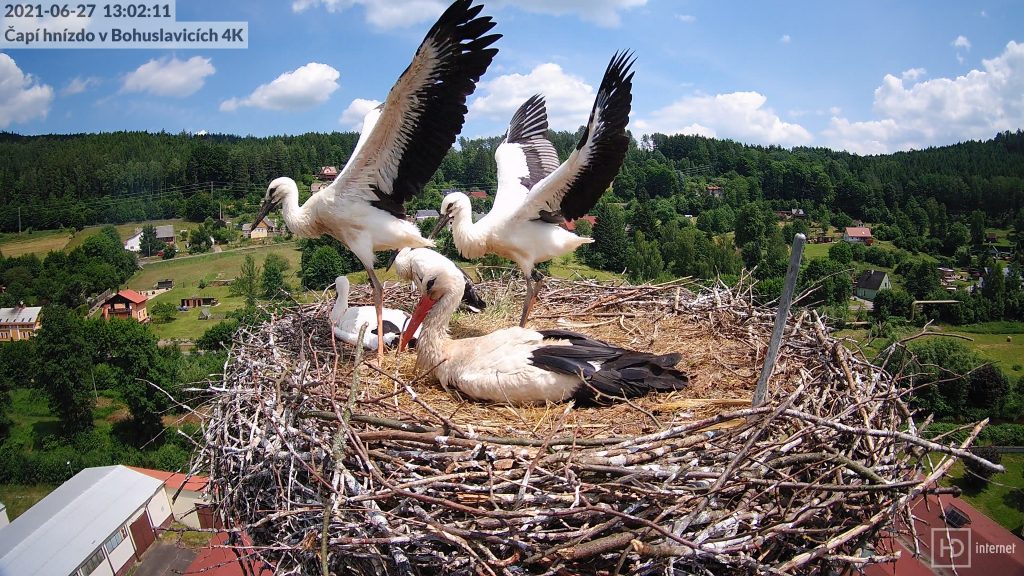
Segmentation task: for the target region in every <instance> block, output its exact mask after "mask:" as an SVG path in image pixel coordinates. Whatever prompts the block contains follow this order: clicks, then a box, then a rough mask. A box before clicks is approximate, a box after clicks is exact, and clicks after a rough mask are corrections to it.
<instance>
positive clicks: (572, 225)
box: [560, 214, 597, 232]
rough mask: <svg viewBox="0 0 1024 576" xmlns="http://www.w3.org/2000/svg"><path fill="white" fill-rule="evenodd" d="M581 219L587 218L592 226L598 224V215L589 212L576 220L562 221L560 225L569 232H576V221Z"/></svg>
mask: <svg viewBox="0 0 1024 576" xmlns="http://www.w3.org/2000/svg"><path fill="white" fill-rule="evenodd" d="M579 220H586V221H587V222H590V226H591V227H593V226H594V225H596V224H597V216H591V215H590V214H587V215H585V216H580V217H579V218H577V219H576V220H566V221H564V222H562V223H561V224H560V226H561V227H562V228H565V229H566V230H568V231H569V232H575V231H576V222H577V221H579Z"/></svg>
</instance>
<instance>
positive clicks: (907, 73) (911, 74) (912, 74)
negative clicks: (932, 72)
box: [900, 68, 926, 82]
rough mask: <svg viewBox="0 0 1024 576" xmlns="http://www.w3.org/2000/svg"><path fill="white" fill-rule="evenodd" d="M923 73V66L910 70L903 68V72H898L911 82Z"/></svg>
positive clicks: (924, 72) (901, 76)
mask: <svg viewBox="0 0 1024 576" xmlns="http://www.w3.org/2000/svg"><path fill="white" fill-rule="evenodd" d="M925 74H926V71H925V69H924V68H911V69H910V70H904V71H903V73H902V74H900V78H902V79H904V80H907V81H910V82H913V81H914V80H917V79H918V78H920V77H922V76H924V75H925Z"/></svg>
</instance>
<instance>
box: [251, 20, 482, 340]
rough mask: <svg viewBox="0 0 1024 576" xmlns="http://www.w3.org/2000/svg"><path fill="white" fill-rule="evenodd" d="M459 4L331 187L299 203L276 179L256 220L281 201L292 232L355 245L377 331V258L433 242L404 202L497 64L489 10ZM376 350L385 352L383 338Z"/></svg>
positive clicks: (293, 190) (374, 117)
mask: <svg viewBox="0 0 1024 576" xmlns="http://www.w3.org/2000/svg"><path fill="white" fill-rule="evenodd" d="M470 4H471V0H456V2H454V3H453V4H452V5H451V6H449V7H448V9H447V10H445V12H444V14H442V15H441V17H440V18H439V19H438V21H437V22H436V23H435V24H434V25H433V27H431V28H430V31H428V32H427V35H426V38H424V40H423V42H422V43H421V44H420V47H419V49H418V50H417V51H416V55H415V56H414V57H413V60H412V63H410V64H409V67H408V68H406V69H405V72H403V73H402V75H401V76H400V77H399V78H398V81H397V82H396V83H395V85H394V86H393V87H392V88H391V91H390V92H389V93H388V96H387V99H386V100H385V101H384V103H383V104H381V105H380V106H378V107H377V108H375V109H373V110H371V111H370V113H369V114H367V115H366V117H365V118H364V120H363V129H362V132H361V133H360V135H359V140H358V141H357V142H356V146H355V149H354V150H353V151H352V156H351V157H350V158H349V160H348V163H347V164H345V167H344V168H343V169H342V171H341V172H340V173H339V174H338V176H337V178H335V180H334V182H332V183H331V184H330V185H329V186H327V187H325V188H323V189H322V190H320V191H319V192H317V193H316V194H314V195H313V196H311V197H310V198H309V200H307V201H306V203H305V204H303V205H301V206H300V205H299V190H298V187H297V186H296V184H295V181H294V180H292V179H291V178H287V177H282V178H277V179H276V180H274V181H273V182H271V183H270V186H269V187H268V188H267V194H266V196H265V197H264V201H263V205H262V206H261V207H260V210H259V213H258V214H257V215H256V218H255V220H253V222H260V221H262V220H263V218H264V217H265V216H266V215H267V213H268V212H269V211H270V210H271V209H273V208H274V207H275V206H278V205H281V206H282V208H281V213H282V216H283V217H284V221H285V223H286V224H287V225H288V228H289V229H290V230H291V231H292V233H293V234H295V235H297V236H301V237H304V238H317V237H319V236H321V235H323V234H329V235H331V236H333V237H335V238H337V239H338V240H340V241H341V243H342V244H344V245H345V246H347V247H348V249H349V250H351V251H352V253H353V254H355V256H356V258H358V259H359V262H360V263H362V265H363V267H364V268H366V273H367V275H368V276H369V280H370V284H371V285H372V286H373V303H374V307H375V308H376V313H377V314H376V315H377V333H378V334H382V333H383V332H384V326H383V318H382V310H383V307H384V288H383V286H382V285H381V283H380V280H378V279H377V275H376V274H375V273H374V271H373V265H374V252H376V251H379V250H392V249H394V250H397V249H400V248H404V247H409V246H432V245H433V242H431V241H429V240H427V239H425V238H423V236H422V235H421V234H420V231H419V229H418V228H417V227H416V226H415V225H414V224H412V223H410V222H408V221H406V219H405V209H404V207H403V204H404V203H405V202H406V201H407V200H409V199H410V198H412V197H413V196H415V195H416V194H419V193H420V192H421V191H422V190H423V186H424V184H426V182H427V181H428V180H429V179H430V177H431V176H432V175H433V174H434V171H435V170H437V167H438V165H440V163H441V160H442V159H443V158H444V156H445V154H446V153H447V152H448V150H449V149H450V148H451V146H452V144H453V143H454V142H455V138H456V136H458V134H459V132H460V131H461V130H462V125H463V123H464V121H465V116H466V112H467V108H466V98H467V97H468V96H469V95H470V94H472V93H473V91H474V89H475V88H476V82H477V81H478V80H479V79H480V76H481V75H483V73H484V71H485V70H487V67H488V66H489V65H490V63H491V60H492V59H493V58H494V55H495V54H497V52H498V50H497V49H496V48H489V46H490V45H491V44H492V43H494V42H495V41H496V40H497V39H498V38H500V37H501V35H499V34H492V35H487V36H485V35H484V34H485V33H486V32H487V31H488V30H490V29H491V28H492V27H494V22H492V21H491V18H490V17H489V16H483V17H477V15H478V14H479V13H480V10H481V9H482V6H470ZM377 351H378V353H379V354H383V352H384V341H383V339H378V345H377Z"/></svg>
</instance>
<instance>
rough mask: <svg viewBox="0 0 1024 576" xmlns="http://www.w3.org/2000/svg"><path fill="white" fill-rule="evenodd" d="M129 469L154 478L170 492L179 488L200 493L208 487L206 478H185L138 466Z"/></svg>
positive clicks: (208, 483) (176, 474) (208, 480)
mask: <svg viewBox="0 0 1024 576" xmlns="http://www.w3.org/2000/svg"><path fill="white" fill-rule="evenodd" d="M129 468H131V469H132V470H135V471H136V472H141V473H143V474H145V475H146V476H149V477H152V478H156V479H157V480H159V481H161V482H163V483H164V486H166V487H167V488H169V489H171V490H177V489H178V488H181V489H183V490H190V491H192V492H202V491H204V490H206V487H207V486H209V485H210V479H209V478H207V477H206V476H187V475H185V474H182V473H180V472H167V471H166V470H153V469H152V468H139V467H138V466H129Z"/></svg>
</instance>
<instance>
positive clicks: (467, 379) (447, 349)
mask: <svg viewBox="0 0 1024 576" xmlns="http://www.w3.org/2000/svg"><path fill="white" fill-rule="evenodd" d="M395 271H396V272H397V273H398V275H399V276H400V277H401V278H405V279H409V280H412V281H413V283H414V284H415V285H416V287H417V288H418V289H419V291H420V292H421V293H422V294H423V296H422V298H421V299H420V301H419V304H418V305H417V306H416V310H415V311H414V312H413V314H412V320H411V321H410V323H409V325H408V326H407V327H406V329H405V332H404V333H403V334H402V340H401V342H400V343H399V345H398V347H399V350H401V349H403V348H404V347H405V344H406V343H407V342H408V340H409V338H411V336H412V335H413V334H414V333H415V331H416V330H418V329H419V328H420V326H421V325H422V327H423V330H422V332H421V333H420V336H419V339H418V340H417V343H416V348H417V353H416V369H417V370H419V371H421V372H424V371H427V370H431V369H433V374H434V376H435V377H436V378H437V380H438V381H439V382H440V383H441V385H442V386H446V387H447V386H452V387H454V388H457V389H458V390H459V391H461V392H463V393H464V394H466V395H467V396H471V397H473V398H476V399H477V400H484V401H488V402H503V403H509V404H536V403H545V402H561V401H563V400H568V399H570V398H572V399H575V400H577V401H581V402H584V403H588V402H589V403H604V402H608V401H612V400H615V399H617V398H623V397H625V398H630V397H635V396H642V395H644V394H647V393H648V392H664V391H671V390H678V389H680V388H682V387H683V386H685V385H686V383H687V377H686V375H685V374H683V373H682V372H680V371H679V370H677V369H675V368H674V366H675V364H676V363H678V362H679V360H680V355H679V354H664V355H655V354H648V353H646V352H634V351H632V350H626V349H623V348H619V347H617V346H613V345H611V344H608V343H605V342H601V341H600V340H594V339H592V338H589V337H587V336H584V335H583V334H578V333H575V332H570V331H568V330H528V329H526V328H522V327H518V326H516V327H512V328H505V329H503V330H498V331H497V332H492V333H490V334H487V335H486V336H479V337H476V338H463V339H459V340H453V339H452V338H450V337H449V335H448V322H449V320H450V319H451V315H452V313H453V312H454V311H455V309H456V308H457V307H458V305H459V300H460V299H461V298H462V291H463V289H464V287H465V282H464V281H463V277H462V274H461V272H460V271H459V268H458V267H457V266H456V265H455V264H454V263H452V261H451V260H448V259H447V258H445V257H444V256H442V255H440V254H438V253H437V252H434V251H433V250H431V249H429V248H415V249H405V250H402V251H401V252H400V253H399V254H398V258H397V259H396V261H395Z"/></svg>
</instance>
